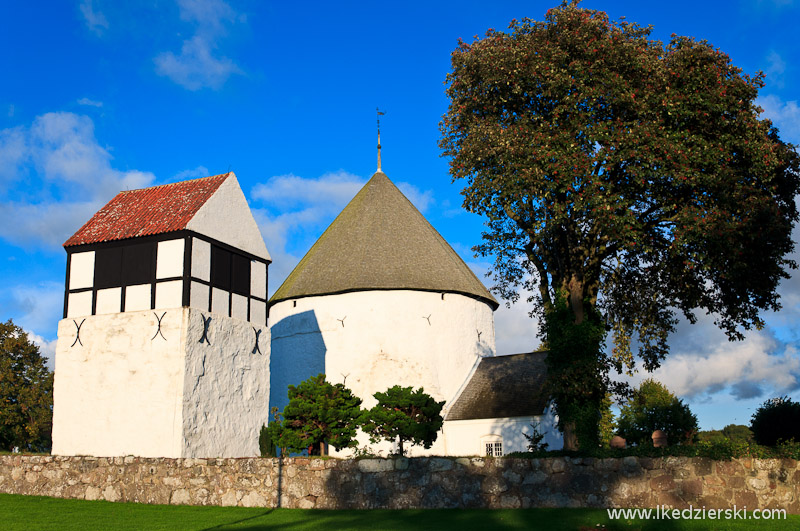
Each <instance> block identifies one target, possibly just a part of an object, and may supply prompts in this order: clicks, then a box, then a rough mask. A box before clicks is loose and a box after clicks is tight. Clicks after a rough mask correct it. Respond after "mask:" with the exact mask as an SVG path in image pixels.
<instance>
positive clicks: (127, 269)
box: [94, 243, 155, 289]
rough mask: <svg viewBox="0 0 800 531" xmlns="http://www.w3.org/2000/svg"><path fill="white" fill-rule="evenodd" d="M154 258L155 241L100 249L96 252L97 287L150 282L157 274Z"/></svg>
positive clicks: (114, 286) (95, 283) (95, 281)
mask: <svg viewBox="0 0 800 531" xmlns="http://www.w3.org/2000/svg"><path fill="white" fill-rule="evenodd" d="M154 258H155V245H154V244H153V243H139V244H134V245H125V246H119V247H111V248H106V249H98V250H97V251H96V253H95V268H94V285H95V288H97V289H104V288H117V287H120V286H135V285H137V284H149V283H150V282H152V280H153V278H154V276H155V269H154V268H155V261H154Z"/></svg>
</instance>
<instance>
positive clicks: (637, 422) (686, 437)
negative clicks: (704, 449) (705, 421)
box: [618, 379, 697, 445]
mask: <svg viewBox="0 0 800 531" xmlns="http://www.w3.org/2000/svg"><path fill="white" fill-rule="evenodd" d="M618 425H619V434H620V435H621V436H622V437H624V438H625V439H626V440H627V441H628V442H629V443H635V444H638V445H642V444H647V443H649V442H651V437H652V434H653V432H654V431H655V430H662V431H664V433H666V434H667V440H668V441H669V443H670V444H675V443H676V442H677V443H680V442H691V441H693V440H694V437H695V434H696V432H697V417H696V416H695V415H694V414H693V413H692V412H691V410H690V409H689V406H688V405H686V404H684V403H683V401H682V400H680V399H678V398H677V397H676V396H675V395H674V394H672V393H671V392H670V391H669V389H667V388H666V387H665V386H664V385H663V384H662V383H660V382H657V381H656V380H653V379H647V380H644V381H643V382H642V383H641V384H640V385H639V388H638V389H637V390H636V391H635V392H634V394H633V397H632V398H631V400H629V401H628V403H627V404H625V405H624V406H623V407H622V409H621V411H620V416H619V423H618Z"/></svg>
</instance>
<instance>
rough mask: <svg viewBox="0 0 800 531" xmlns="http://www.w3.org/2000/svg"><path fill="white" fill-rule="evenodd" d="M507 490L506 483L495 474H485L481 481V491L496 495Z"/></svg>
mask: <svg viewBox="0 0 800 531" xmlns="http://www.w3.org/2000/svg"><path fill="white" fill-rule="evenodd" d="M507 490H508V483H506V481H505V480H504V479H502V478H500V477H497V476H487V477H486V478H484V480H483V481H482V482H481V491H482V492H485V493H487V494H494V495H498V494H501V493H503V492H506V491H507Z"/></svg>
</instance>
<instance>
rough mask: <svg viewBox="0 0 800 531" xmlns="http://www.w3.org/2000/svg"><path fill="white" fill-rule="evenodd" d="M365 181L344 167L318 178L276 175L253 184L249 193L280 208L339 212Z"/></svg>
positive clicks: (254, 197)
mask: <svg viewBox="0 0 800 531" xmlns="http://www.w3.org/2000/svg"><path fill="white" fill-rule="evenodd" d="M365 182H366V180H364V179H363V178H362V177H359V176H358V175H353V174H352V173H348V172H346V171H344V170H339V171H337V172H330V173H326V174H325V175H323V176H321V177H319V178H318V179H306V178H304V177H298V176H297V175H293V174H288V175H278V176H276V177H271V178H270V179H269V180H268V181H267V182H266V183H260V184H257V185H256V186H255V187H253V191H252V193H251V197H252V198H253V199H259V200H261V201H264V202H265V203H266V204H268V205H272V206H279V207H281V208H287V207H288V208H298V207H302V208H304V209H306V210H311V209H314V210H324V211H329V212H339V211H341V209H342V208H344V206H345V205H346V204H347V202H348V201H350V200H351V199H352V198H353V197H354V196H355V195H356V193H357V192H358V191H359V190H360V189H361V187H362V186H364V183H365Z"/></svg>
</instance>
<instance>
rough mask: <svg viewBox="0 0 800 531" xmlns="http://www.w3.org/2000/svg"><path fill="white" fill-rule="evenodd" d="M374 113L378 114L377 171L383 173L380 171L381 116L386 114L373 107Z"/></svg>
mask: <svg viewBox="0 0 800 531" xmlns="http://www.w3.org/2000/svg"><path fill="white" fill-rule="evenodd" d="M375 112H377V113H378V171H379V172H380V173H383V170H381V116H383V115H384V114H386V113H385V112H381V111H380V109H378V108H377V107H375Z"/></svg>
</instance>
